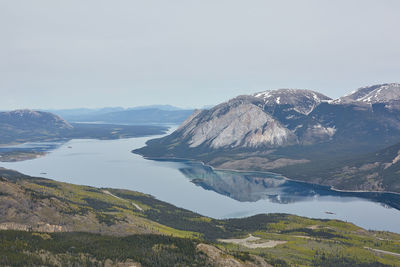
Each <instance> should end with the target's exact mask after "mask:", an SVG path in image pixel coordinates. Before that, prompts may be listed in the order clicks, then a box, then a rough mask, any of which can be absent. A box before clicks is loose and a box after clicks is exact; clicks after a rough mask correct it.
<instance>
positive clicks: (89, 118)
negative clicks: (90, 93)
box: [50, 105, 194, 124]
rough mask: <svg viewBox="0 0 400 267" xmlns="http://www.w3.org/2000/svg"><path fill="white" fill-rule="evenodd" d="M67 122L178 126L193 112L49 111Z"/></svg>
mask: <svg viewBox="0 0 400 267" xmlns="http://www.w3.org/2000/svg"><path fill="white" fill-rule="evenodd" d="M50 111H51V112H52V113H54V114H57V115H59V116H61V117H63V118H64V119H65V120H67V121H68V122H103V123H116V124H118V123H123V124H180V123H182V122H183V121H184V120H185V119H186V118H187V117H189V116H190V115H191V114H192V113H193V111H194V110H192V109H180V108H178V107H174V106H171V105H152V106H141V107H132V108H127V109H124V108H122V107H107V108H99V109H87V108H79V109H61V110H50Z"/></svg>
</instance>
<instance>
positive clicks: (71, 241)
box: [0, 231, 210, 266]
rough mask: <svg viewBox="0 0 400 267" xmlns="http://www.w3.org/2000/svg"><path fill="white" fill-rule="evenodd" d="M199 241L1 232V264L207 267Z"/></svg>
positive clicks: (148, 237)
mask: <svg viewBox="0 0 400 267" xmlns="http://www.w3.org/2000/svg"><path fill="white" fill-rule="evenodd" d="M197 243H198V241H196V240H191V239H187V238H176V237H171V236H164V235H132V236H128V237H122V238H117V237H112V236H102V235H98V234H88V233H50V234H46V236H43V235H38V234H36V233H30V232H21V231H0V255H1V257H0V265H1V266H39V265H45V266H72V265H80V266H81V265H83V266H101V265H103V264H104V263H105V262H106V261H107V260H108V262H110V261H112V262H113V263H114V264H115V263H126V262H138V263H140V264H142V266H188V265H191V266H208V265H210V263H209V262H208V261H207V257H205V256H204V255H203V254H201V253H198V252H197V251H196V245H197Z"/></svg>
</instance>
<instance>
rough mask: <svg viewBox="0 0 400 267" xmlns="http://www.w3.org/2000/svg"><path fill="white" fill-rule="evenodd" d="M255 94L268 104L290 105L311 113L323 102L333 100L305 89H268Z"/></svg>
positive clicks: (298, 110) (304, 112) (300, 111)
mask: <svg viewBox="0 0 400 267" xmlns="http://www.w3.org/2000/svg"><path fill="white" fill-rule="evenodd" d="M253 96H254V97H257V98H260V99H262V100H263V101H264V103H265V105H266V106H275V105H290V106H293V108H294V109H295V110H296V111H297V112H299V113H303V114H308V113H310V112H311V111H312V110H313V109H314V108H315V107H316V106H317V105H318V104H320V103H321V102H324V101H329V100H331V98H329V97H327V96H325V95H323V94H321V93H318V92H315V91H312V90H305V89H278V90H267V91H264V92H259V93H255V94H254V95H253Z"/></svg>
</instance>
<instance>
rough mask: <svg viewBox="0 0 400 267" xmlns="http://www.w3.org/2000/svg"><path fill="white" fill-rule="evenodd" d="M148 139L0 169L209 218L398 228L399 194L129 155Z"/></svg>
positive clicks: (73, 149)
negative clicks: (124, 192) (283, 216)
mask: <svg viewBox="0 0 400 267" xmlns="http://www.w3.org/2000/svg"><path fill="white" fill-rule="evenodd" d="M151 138H154V136H153V137H143V138H130V139H121V140H111V141H110V140H106V141H104V140H78V139H77V140H72V141H69V142H67V143H65V144H61V145H59V146H56V147H55V149H54V150H52V151H51V152H50V153H49V154H48V155H46V156H44V157H42V158H38V159H33V160H28V161H23V162H14V163H0V166H2V167H5V168H10V169H14V170H17V171H20V172H22V173H25V174H28V175H32V176H41V177H46V178H51V179H55V180H58V181H62V182H69V183H74V184H83V185H90V186H96V187H113V188H124V189H131V190H135V191H140V192H144V193H148V194H151V195H153V196H155V197H157V198H158V199H160V200H163V201H166V202H169V203H172V204H174V205H176V206H178V207H182V208H186V209H189V210H192V211H195V212H198V213H200V214H203V215H206V216H210V217H214V218H231V217H244V216H250V215H254V214H258V213H274V212H279V213H290V214H297V215H301V216H307V217H313V218H329V219H340V220H344V221H349V222H353V223H355V224H357V225H359V226H362V227H364V228H366V229H376V230H389V231H393V232H398V233H400V211H399V210H398V209H395V208H393V207H397V208H399V207H400V206H399V203H400V196H399V195H390V194H349V193H338V192H334V191H331V190H329V189H327V188H325V187H320V186H312V185H308V184H303V183H296V182H289V181H286V180H284V179H282V178H281V177H280V176H279V175H276V174H272V173H270V174H269V173H251V172H250V173H238V172H231V171H214V170H212V169H211V168H209V167H207V166H203V165H202V164H200V163H196V162H190V161H174V162H171V161H154V160H146V159H144V158H142V157H141V156H139V155H136V154H132V153H131V150H132V149H135V148H139V147H142V146H144V144H145V142H146V141H147V140H149V139H151ZM43 173H46V174H43Z"/></svg>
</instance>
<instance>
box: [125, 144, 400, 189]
mask: <svg viewBox="0 0 400 267" xmlns="http://www.w3.org/2000/svg"><path fill="white" fill-rule="evenodd" d="M131 153H133V154H137V155H140V156H142V157H143V158H144V159H148V160H157V159H159V160H166V161H167V160H183V161H191V162H197V163H201V164H202V165H203V166H205V167H209V168H211V169H212V170H213V171H231V172H237V173H260V174H274V175H277V176H280V177H281V178H282V179H285V180H287V181H291V182H297V183H303V184H308V185H314V186H323V187H326V188H327V189H329V190H332V191H335V192H340V193H379V194H393V195H399V196H400V192H392V191H368V190H347V189H338V188H335V187H334V186H330V185H323V184H317V183H310V182H305V181H301V180H296V179H292V178H288V177H286V176H284V175H282V174H279V173H275V172H270V171H251V170H246V171H245V170H235V169H223V168H217V167H214V166H212V165H209V164H206V163H204V162H203V161H201V160H195V159H190V158H179V157H147V156H144V155H143V154H141V153H136V152H133V150H131Z"/></svg>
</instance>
